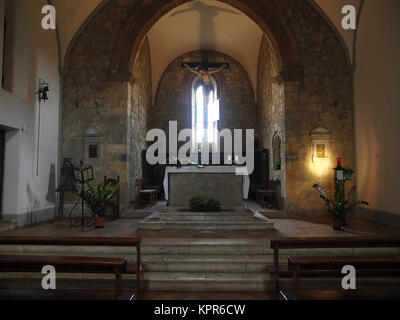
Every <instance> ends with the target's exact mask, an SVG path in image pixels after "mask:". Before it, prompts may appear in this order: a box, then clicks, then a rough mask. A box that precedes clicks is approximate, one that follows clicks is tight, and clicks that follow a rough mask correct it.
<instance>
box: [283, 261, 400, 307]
mask: <svg viewBox="0 0 400 320" xmlns="http://www.w3.org/2000/svg"><path fill="white" fill-rule="evenodd" d="M288 265H289V270H290V272H291V273H292V277H293V287H294V297H293V299H302V298H301V297H302V295H301V294H302V292H301V284H300V277H301V275H302V274H303V272H304V271H309V272H311V273H313V274H315V275H320V274H321V273H322V274H326V273H329V274H332V275H337V276H343V275H342V273H341V271H342V268H343V267H344V266H347V265H350V266H353V267H354V268H355V269H356V273H357V276H360V275H370V276H378V275H379V276H399V275H400V257H399V256H394V257H392V256H391V257H389V256H296V257H293V256H289V257H288ZM343 291H346V290H343ZM377 291H379V290H376V292H377ZM332 292H333V291H332ZM347 292H351V291H347ZM376 292H375V293H376ZM320 294H321V291H316V292H315V296H314V297H315V299H317V298H318V296H319V295H320ZM352 294H353V293H352ZM357 294H358V293H357ZM338 295H341V294H338ZM306 296H307V297H308V298H310V297H311V295H310V292H308V294H307V295H306ZM341 296H345V293H343V294H342V295H341ZM399 297H400V296H398V298H399ZM303 298H304V296H303Z"/></svg>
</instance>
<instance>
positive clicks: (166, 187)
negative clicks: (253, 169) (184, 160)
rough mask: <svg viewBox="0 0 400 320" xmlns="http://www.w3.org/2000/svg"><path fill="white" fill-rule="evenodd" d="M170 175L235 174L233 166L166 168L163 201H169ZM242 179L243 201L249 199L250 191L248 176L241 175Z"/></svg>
mask: <svg viewBox="0 0 400 320" xmlns="http://www.w3.org/2000/svg"><path fill="white" fill-rule="evenodd" d="M170 173H200V174H201V173H232V174H234V173H236V167H235V166H205V167H202V168H198V167H196V166H184V167H182V168H181V169H178V168H177V167H176V166H168V167H167V168H166V169H165V176H164V191H165V199H166V200H169V174H170ZM242 177H243V199H245V200H247V199H248V198H249V189H250V178H249V176H248V175H242Z"/></svg>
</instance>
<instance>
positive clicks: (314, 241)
mask: <svg viewBox="0 0 400 320" xmlns="http://www.w3.org/2000/svg"><path fill="white" fill-rule="evenodd" d="M398 247H400V237H290V238H281V239H273V240H271V249H273V251H274V253H273V255H274V256H273V266H272V267H269V268H267V269H268V272H270V273H271V274H272V276H273V279H274V280H273V281H274V293H275V298H276V299H279V296H280V293H281V292H280V283H279V280H280V277H281V276H282V275H283V276H287V275H290V273H289V272H288V270H284V272H283V274H282V272H281V270H280V265H279V250H280V249H320V248H321V249H323V248H398Z"/></svg>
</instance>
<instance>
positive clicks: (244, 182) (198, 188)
mask: <svg viewBox="0 0 400 320" xmlns="http://www.w3.org/2000/svg"><path fill="white" fill-rule="evenodd" d="M249 188H250V178H249V176H247V175H244V176H241V175H236V167H235V166H205V167H200V168H199V167H196V166H185V167H182V168H180V169H178V168H177V167H172V166H169V167H167V168H166V170H165V177H164V191H165V198H166V200H168V201H169V203H170V206H171V207H183V208H188V207H189V200H190V199H191V198H193V197H196V196H200V195H205V196H208V197H210V198H214V199H216V200H218V201H219V202H220V203H221V206H222V208H223V209H224V208H225V209H228V208H234V207H243V199H248V195H249Z"/></svg>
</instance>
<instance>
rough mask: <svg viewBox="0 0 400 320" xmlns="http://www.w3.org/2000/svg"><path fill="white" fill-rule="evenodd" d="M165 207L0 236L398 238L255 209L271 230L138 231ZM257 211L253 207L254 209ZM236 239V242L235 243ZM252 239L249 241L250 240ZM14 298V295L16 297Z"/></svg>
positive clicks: (382, 229) (375, 227)
mask: <svg viewBox="0 0 400 320" xmlns="http://www.w3.org/2000/svg"><path fill="white" fill-rule="evenodd" d="M163 207H165V203H160V204H159V206H158V207H155V208H145V209H140V210H130V211H127V212H126V213H125V214H123V215H122V218H121V219H119V220H117V221H108V222H107V224H106V227H105V228H104V229H90V230H84V231H81V229H80V228H71V227H70V224H69V222H68V220H60V221H56V222H48V223H43V224H40V225H35V226H30V227H25V228H17V229H14V230H8V231H0V235H2V236H13V235H15V236H17V235H24V236H49V237H52V236H87V237H92V236H109V237H124V236H139V237H142V238H144V239H145V240H146V241H147V242H148V243H150V244H152V243H164V241H163V239H166V242H167V241H175V242H177V241H178V242H179V241H180V242H185V241H199V240H200V241H203V239H204V241H208V240H210V239H212V241H213V243H216V244H218V243H221V245H223V243H224V242H226V241H247V240H246V239H248V241H264V239H265V240H268V239H277V238H280V237H330V236H332V237H337V236H343V237H358V236H382V235H385V236H400V229H397V228H392V227H388V226H384V225H379V224H375V223H371V222H367V221H363V220H349V221H348V223H349V226H348V227H346V229H345V230H344V231H334V230H333V229H332V227H331V224H330V220H329V219H325V218H316V219H286V218H283V219H279V214H278V213H277V212H273V215H272V214H271V211H268V210H258V212H259V213H260V214H263V215H265V216H266V217H267V218H271V216H273V219H271V220H272V221H273V222H274V229H273V230H245V231H243V230H241V231H185V230H181V231H179V230H165V231H151V230H138V227H139V223H140V221H141V220H143V219H145V218H146V217H147V216H149V215H152V214H157V212H159V210H161V209H162V208H163ZM256 209H257V208H256ZM235 239H236V240H235ZM252 239H253V240H252ZM8 293H9V292H3V294H2V292H0V299H3V298H4V297H6V296H7V295H8ZM15 297H16V299H18V294H16V296H15ZM144 298H145V299H149V300H203V299H205V300H225V299H228V300H268V299H270V296H269V295H268V294H267V293H251V292H249V293H232V292H230V293H223V292H220V293H217V292H178V291H173V290H171V291H169V292H163V291H160V292H158V291H157V292H147V293H146V295H145V297H144Z"/></svg>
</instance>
